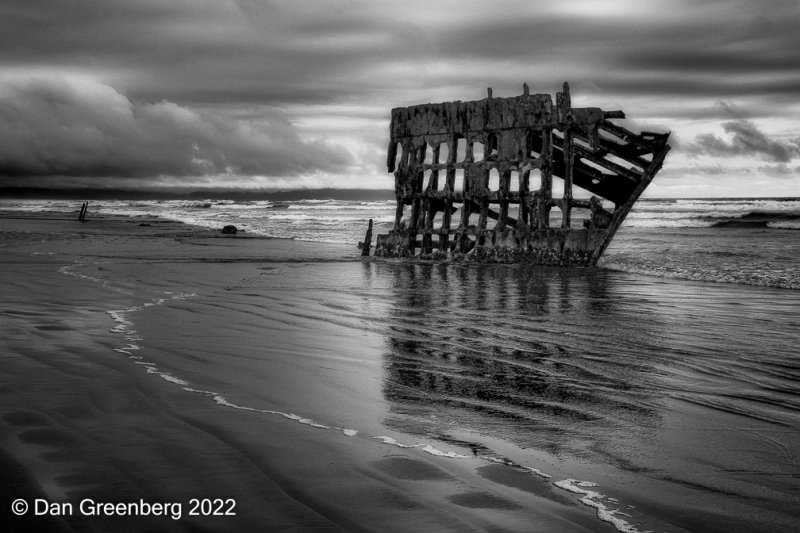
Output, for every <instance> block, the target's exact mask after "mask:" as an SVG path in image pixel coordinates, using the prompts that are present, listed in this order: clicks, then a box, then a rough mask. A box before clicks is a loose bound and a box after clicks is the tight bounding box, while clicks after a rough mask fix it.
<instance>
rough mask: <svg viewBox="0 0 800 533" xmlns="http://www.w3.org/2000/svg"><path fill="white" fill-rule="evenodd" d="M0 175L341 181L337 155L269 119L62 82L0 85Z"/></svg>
mask: <svg viewBox="0 0 800 533" xmlns="http://www.w3.org/2000/svg"><path fill="white" fill-rule="evenodd" d="M0 95H2V96H3V105H1V106H0V175H5V176H25V175H30V176H48V175H54V176H75V177H77V176H88V177H93V176H98V177H148V176H150V177H152V176H191V177H198V176H209V175H225V174H250V175H263V176H292V175H298V174H302V173H312V172H315V171H320V170H322V171H329V172H341V171H343V170H345V169H346V168H347V167H348V165H350V164H352V162H353V161H352V156H351V154H350V153H349V152H348V151H347V150H346V149H344V148H342V147H339V146H335V145H333V144H330V143H326V142H322V141H307V140H304V139H302V138H301V137H300V136H299V135H298V134H297V132H296V131H295V130H294V129H293V127H292V126H291V124H289V122H288V120H287V119H286V117H285V116H283V115H282V114H281V113H279V112H276V111H264V110H262V111H260V112H259V113H258V114H257V115H255V116H251V117H237V116H230V115H226V114H225V113H224V112H216V113H215V112H209V111H198V110H193V109H189V108H186V107H181V106H180V105H177V104H175V103H172V102H168V101H160V102H156V103H134V102H132V101H131V100H129V99H128V98H127V97H126V96H124V95H123V94H121V93H119V92H118V91H116V90H115V89H113V88H112V87H109V86H107V85H103V84H101V83H98V82H95V81H92V80H86V79H80V78H69V77H56V76H38V77H33V78H25V79H15V80H10V79H0Z"/></svg>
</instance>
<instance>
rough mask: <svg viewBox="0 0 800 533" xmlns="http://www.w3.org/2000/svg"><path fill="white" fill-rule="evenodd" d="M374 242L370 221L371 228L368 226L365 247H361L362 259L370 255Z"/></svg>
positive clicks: (370, 221)
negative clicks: (372, 242)
mask: <svg viewBox="0 0 800 533" xmlns="http://www.w3.org/2000/svg"><path fill="white" fill-rule="evenodd" d="M371 241H372V219H369V226H367V234H366V235H364V246H362V247H361V257H367V256H368V255H369V249H370V246H371Z"/></svg>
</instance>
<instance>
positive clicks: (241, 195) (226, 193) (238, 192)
mask: <svg viewBox="0 0 800 533" xmlns="http://www.w3.org/2000/svg"><path fill="white" fill-rule="evenodd" d="M2 198H5V199H18V200H28V199H30V200H50V199H68V200H69V199H72V200H206V199H208V200H239V201H258V200H271V201H292V200H352V201H381V200H394V199H395V194H394V190H393V189H334V188H324V189H289V190H264V189H250V190H242V189H203V190H186V189H165V190H159V191H153V190H132V189H91V188H87V189H46V188H39V187H0V199H2ZM799 198H800V197H797V196H763V197H762V196H741V197H719V198H717V197H699V196H698V197H688V196H687V197H680V198H677V197H676V198H646V197H645V198H642V199H643V200H651V201H656V202H672V201H677V200H719V201H723V200H746V199H749V200H754V199H757V200H778V201H782V200H797V199H799Z"/></svg>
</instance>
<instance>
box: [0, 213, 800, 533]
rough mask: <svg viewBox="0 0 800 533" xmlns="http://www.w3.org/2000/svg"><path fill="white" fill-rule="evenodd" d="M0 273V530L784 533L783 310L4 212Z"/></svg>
mask: <svg viewBox="0 0 800 533" xmlns="http://www.w3.org/2000/svg"><path fill="white" fill-rule="evenodd" d="M0 254H2V257H3V260H2V262H0V268H2V276H3V298H2V300H0V317H2V323H3V327H2V334H0V357H2V362H3V363H2V364H3V372H2V374H0V468H1V469H2V471H3V472H4V478H5V479H4V482H3V483H2V485H0V486H1V487H2V488H0V492H2V498H0V500H2V501H0V505H2V507H0V524H2V526H3V527H2V531H145V530H147V531H404V532H405V531H414V532H416V531H426V532H429V531H430V532H438V531H442V532H444V531H534V532H535V531H541V532H571V531H576V532H577V531H584V532H589V531H614V528H616V529H617V530H620V531H631V532H635V531H664V532H703V531H732V532H736V531H792V530H793V529H794V528H795V527H796V526H797V525H798V524H799V523H800V510H798V509H800V506H798V503H800V501H799V498H798V494H800V470H799V469H798V457H800V438H799V437H800V403H798V392H799V391H800V387H799V386H798V378H800V363H799V362H798V361H797V346H800V328H798V325H800V319H799V317H800V293H798V291H793V290H787V289H773V288H764V287H751V286H743V285H731V284H705V283H696V282H687V281H680V280H669V279H659V278H654V277H648V276H641V275H636V274H629V273H624V272H613V271H609V270H604V269H563V270H561V269H557V268H519V267H514V266H491V265H482V266H481V265H463V264H429V263H419V262H418V263H414V262H397V261H377V260H372V259H370V260H366V261H359V260H356V259H353V258H355V256H356V255H357V250H355V249H354V248H352V249H351V247H346V246H343V245H333V244H330V245H325V244H319V243H300V242H296V241H291V240H281V239H268V238H258V237H249V236H246V235H237V236H236V237H226V236H222V235H220V234H219V233H218V232H213V231H210V230H204V229H200V228H195V227H192V226H187V225H183V224H180V223H176V222H169V221H165V220H162V219H154V218H142V217H114V216H105V217H95V218H90V219H89V221H88V222H87V223H85V224H81V223H79V222H77V221H76V220H71V219H67V217H66V216H65V215H64V214H63V213H53V214H48V213H35V214H22V213H13V214H12V213H6V214H3V215H2V216H0ZM18 498H23V499H25V500H26V501H28V502H31V504H32V503H33V502H34V501H35V500H36V499H37V498H39V499H41V500H46V501H48V502H61V503H72V504H74V506H75V509H74V512H73V513H72V514H71V515H64V516H52V513H50V515H48V516H34V514H33V510H31V511H30V512H28V513H26V514H25V515H24V516H15V515H14V514H13V513H12V512H11V502H12V501H14V500H16V499H18ZM193 498H199V499H203V498H207V499H221V500H223V501H227V500H233V501H234V502H235V506H234V509H233V510H234V512H235V513H236V514H235V515H234V516H189V515H188V513H189V509H190V501H191V499H193ZM84 499H92V500H93V501H96V502H139V501H141V500H143V501H146V502H150V503H155V502H178V503H181V504H182V514H181V517H180V518H179V519H175V518H173V517H170V516H159V517H154V516H146V517H145V516H84V515H82V514H81V512H80V511H79V509H78V504H79V502H81V501H82V500H84Z"/></svg>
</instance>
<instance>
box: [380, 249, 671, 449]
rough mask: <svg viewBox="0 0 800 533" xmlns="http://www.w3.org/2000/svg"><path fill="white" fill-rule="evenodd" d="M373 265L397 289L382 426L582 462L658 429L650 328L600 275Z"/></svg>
mask: <svg viewBox="0 0 800 533" xmlns="http://www.w3.org/2000/svg"><path fill="white" fill-rule="evenodd" d="M373 266H374V265H373ZM375 268H377V269H378V270H380V271H382V272H378V273H379V274H380V275H381V276H386V277H388V278H389V279H390V280H391V282H392V284H393V287H394V289H393V300H392V303H391V304H390V317H389V320H388V325H387V328H386V337H387V338H386V348H387V349H386V352H385V354H384V356H383V364H384V369H385V375H384V384H383V395H384V397H385V398H386V400H387V402H388V404H389V406H390V415H389V417H388V418H387V420H386V421H385V423H386V425H387V426H389V427H391V428H393V429H397V430H400V431H403V432H407V433H408V432H410V433H414V434H419V435H427V436H434V437H440V438H448V437H449V438H455V437H457V436H459V435H460V436H463V435H464V434H481V435H487V436H490V437H497V438H502V439H505V440H510V441H512V442H515V443H516V444H518V445H521V446H535V447H537V448H540V449H545V450H547V451H549V452H551V453H556V454H558V453H561V452H565V451H566V452H569V453H571V454H576V455H581V454H584V453H590V452H589V450H590V449H591V448H592V447H594V444H597V443H600V442H602V441H605V444H606V445H605V446H603V448H604V449H608V448H609V446H608V444H611V448H613V447H614V444H613V442H609V441H615V440H617V441H620V442H623V441H624V439H625V438H626V435H629V434H630V432H631V431H635V432H637V433H639V434H641V433H642V432H646V431H647V428H653V427H655V426H656V425H657V423H658V420H657V418H658V417H657V414H656V413H657V410H656V409H655V407H656V403H657V399H656V395H654V393H653V390H654V388H653V386H652V384H653V380H654V379H655V377H654V376H655V373H656V372H655V369H654V368H653V366H652V364H651V362H650V361H649V360H648V358H647V357H646V356H644V354H645V353H646V352H647V351H648V347H647V345H648V343H649V342H650V340H649V339H650V337H651V333H652V331H651V330H652V328H657V327H658V326H657V322H658V321H657V320H655V319H654V317H651V316H648V314H647V313H648V310H647V307H646V306H637V305H635V302H634V305H633V306H631V305H629V304H631V302H630V301H624V300H623V299H620V298H621V297H619V296H618V295H617V294H616V291H615V290H614V284H615V283H616V281H615V280H613V279H609V276H608V273H607V272H605V271H602V270H598V269H558V268H546V267H544V268H542V267H539V268H533V269H521V268H513V267H506V266H490V265H480V266H479V265H452V264H441V263H439V264H397V263H394V264H388V263H387V264H380V265H378V266H377V267H375ZM640 436H643V435H640ZM592 443H594V444H592Z"/></svg>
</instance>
